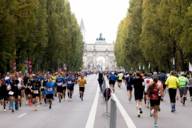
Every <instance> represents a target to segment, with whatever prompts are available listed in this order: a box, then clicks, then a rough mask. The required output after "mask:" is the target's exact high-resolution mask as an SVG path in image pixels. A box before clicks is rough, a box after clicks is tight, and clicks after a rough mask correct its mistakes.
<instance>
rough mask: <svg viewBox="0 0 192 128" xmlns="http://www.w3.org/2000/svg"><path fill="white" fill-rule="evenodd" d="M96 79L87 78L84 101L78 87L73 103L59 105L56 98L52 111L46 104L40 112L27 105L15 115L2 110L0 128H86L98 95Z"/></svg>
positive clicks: (41, 106) (66, 102)
mask: <svg viewBox="0 0 192 128" xmlns="http://www.w3.org/2000/svg"><path fill="white" fill-rule="evenodd" d="M95 78H96V77H95V76H94V75H92V76H89V77H88V78H87V81H88V84H87V87H86V91H85V98H84V101H81V100H80V98H79V91H78V86H76V87H75V91H74V96H73V99H72V101H70V100H68V99H66V100H65V101H62V103H58V99H57V98H56V99H55V101H54V103H53V107H52V109H51V110H49V109H48V105H44V104H43V105H40V106H38V111H33V107H28V106H25V105H24V106H23V107H22V108H21V109H20V110H19V111H17V112H15V113H11V112H10V111H7V112H3V110H0V128H85V125H86V122H87V119H88V115H89V111H90V109H91V106H92V103H93V99H94V96H95V93H96V88H97V82H96V79H95Z"/></svg>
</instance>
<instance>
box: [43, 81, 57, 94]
mask: <svg viewBox="0 0 192 128" xmlns="http://www.w3.org/2000/svg"><path fill="white" fill-rule="evenodd" d="M54 87H55V82H47V83H46V90H45V94H54Z"/></svg>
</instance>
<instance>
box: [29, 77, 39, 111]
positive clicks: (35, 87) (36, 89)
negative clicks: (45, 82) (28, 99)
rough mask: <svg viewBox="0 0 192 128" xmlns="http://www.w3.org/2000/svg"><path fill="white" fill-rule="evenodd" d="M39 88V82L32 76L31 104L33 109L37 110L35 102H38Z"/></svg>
mask: <svg viewBox="0 0 192 128" xmlns="http://www.w3.org/2000/svg"><path fill="white" fill-rule="evenodd" d="M34 77H35V76H34ZM40 88H41V83H40V82H39V81H38V80H37V79H35V78H34V79H33V81H32V87H31V92H32V98H33V104H34V107H35V108H34V111H37V104H38V102H39V99H40Z"/></svg>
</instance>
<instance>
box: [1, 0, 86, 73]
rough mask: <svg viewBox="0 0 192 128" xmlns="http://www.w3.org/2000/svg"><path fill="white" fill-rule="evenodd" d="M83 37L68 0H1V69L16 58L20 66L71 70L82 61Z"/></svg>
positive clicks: (36, 68)
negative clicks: (29, 62) (31, 65)
mask: <svg viewBox="0 0 192 128" xmlns="http://www.w3.org/2000/svg"><path fill="white" fill-rule="evenodd" d="M82 54H83V39H82V34H81V32H80V27H79V25H78V23H77V20H76V18H75V16H74V15H73V14H72V13H71V10H70V4H69V2H68V1H67V0H0V70H1V71H0V72H5V71H9V70H10V69H11V63H13V62H14V61H16V65H17V70H21V68H22V67H23V64H24V63H25V62H26V60H29V59H30V60H32V63H33V69H34V70H57V68H59V67H62V66H63V64H65V65H67V68H68V69H69V70H79V69H80V68H81V65H82Z"/></svg>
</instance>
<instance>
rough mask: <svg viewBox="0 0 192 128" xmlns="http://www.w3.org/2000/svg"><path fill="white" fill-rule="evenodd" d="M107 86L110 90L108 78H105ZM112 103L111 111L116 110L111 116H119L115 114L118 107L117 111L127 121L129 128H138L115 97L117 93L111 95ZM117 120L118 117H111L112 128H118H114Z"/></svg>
mask: <svg viewBox="0 0 192 128" xmlns="http://www.w3.org/2000/svg"><path fill="white" fill-rule="evenodd" d="M105 85H106V87H107V88H110V86H109V83H108V79H107V77H105ZM111 102H112V104H111V109H114V110H111V113H110V116H117V114H115V113H116V112H114V111H116V107H117V109H119V111H120V114H121V115H122V117H123V119H124V121H125V124H126V126H127V128H136V126H135V124H134V123H133V120H132V119H131V118H130V116H129V115H128V113H127V112H126V110H125V108H124V107H123V106H122V104H121V103H120V101H119V99H118V98H117V96H116V95H115V93H112V94H111ZM114 105H115V106H114ZM116 119H117V117H111V120H110V128H116V126H114V125H116ZM114 122H115V123H114Z"/></svg>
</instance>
